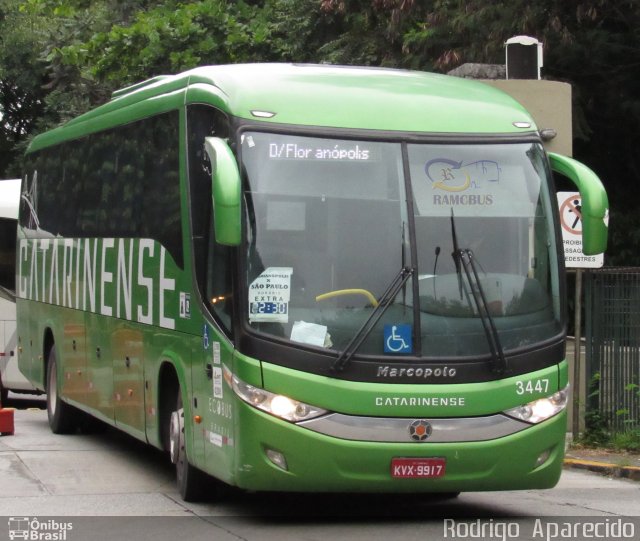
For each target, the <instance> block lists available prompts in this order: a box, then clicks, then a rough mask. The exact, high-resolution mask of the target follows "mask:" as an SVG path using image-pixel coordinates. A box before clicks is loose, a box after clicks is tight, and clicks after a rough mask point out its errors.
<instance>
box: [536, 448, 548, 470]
mask: <svg viewBox="0 0 640 541" xmlns="http://www.w3.org/2000/svg"><path fill="white" fill-rule="evenodd" d="M550 456H551V449H547V450H546V451H543V452H542V453H540V456H539V457H538V458H537V459H536V465H535V467H536V468H538V467H540V466H542V465H543V464H544V463H545V462H546V461H547V460H549V457H550Z"/></svg>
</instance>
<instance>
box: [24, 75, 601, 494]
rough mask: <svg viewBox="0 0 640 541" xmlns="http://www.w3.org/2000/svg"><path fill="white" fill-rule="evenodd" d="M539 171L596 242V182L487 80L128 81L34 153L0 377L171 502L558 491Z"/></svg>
mask: <svg viewBox="0 0 640 541" xmlns="http://www.w3.org/2000/svg"><path fill="white" fill-rule="evenodd" d="M552 171H557V172H559V173H561V174H563V175H564V176H566V177H568V178H570V179H571V180H573V181H575V183H576V185H577V186H578V188H579V190H580V193H581V196H582V203H581V208H575V209H574V210H575V212H576V216H579V217H580V221H581V224H582V228H583V234H584V250H585V253H590V254H594V253H600V252H602V251H603V250H604V249H605V246H606V236H607V226H606V214H607V208H608V202H607V196H606V193H605V191H604V189H603V187H602V184H601V183H600V181H599V180H598V178H597V177H596V175H595V174H594V173H593V172H592V171H591V170H589V169H588V168H587V167H585V166H584V165H581V164H580V163H578V162H576V161H574V160H573V159H570V158H568V157H563V156H560V155H556V154H552V153H546V152H545V150H544V149H543V145H542V141H541V138H540V135H539V132H538V129H537V127H536V126H535V124H534V121H533V120H532V118H531V116H530V115H529V114H528V113H527V112H526V111H525V110H524V109H523V107H522V106H520V105H519V104H518V103H516V102H515V101H514V100H513V99H511V98H510V97H508V96H507V95H505V94H503V93H502V92H500V91H498V90H495V89H493V88H490V87H488V86H486V85H483V84H481V83H478V82H473V81H468V80H463V79H457V78H452V77H446V76H441V75H434V74H427V73H421V72H413V71H402V70H388V69H374V68H356V67H338V66H314V65H295V64H293V65H286V64H256V65H229V66H211V67H201V68H197V69H193V70H191V71H187V72H185V73H182V74H179V75H175V76H159V77H155V78H153V79H150V80H148V81H145V82H142V83H139V84H136V85H133V86H131V87H128V88H124V89H122V90H119V91H117V92H115V93H114V94H113V97H112V99H111V101H109V102H108V103H106V104H104V105H102V106H100V107H98V108H96V109H95V110H92V111H90V112H88V113H86V114H84V115H82V116H80V117H78V118H76V119H74V120H72V121H70V122H68V123H66V124H65V125H63V126H61V127H59V128H57V129H54V130H52V131H50V132H47V133H44V134H42V135H39V136H38V137H36V138H35V139H34V140H33V142H32V143H31V145H30V147H29V149H28V151H27V154H26V160H25V171H24V177H23V183H22V189H21V190H22V191H21V209H20V218H19V228H18V229H19V231H18V249H17V256H16V257H17V270H16V273H17V276H16V280H17V282H16V288H17V297H18V299H17V324H18V351H19V363H20V368H21V370H22V372H23V373H24V374H26V375H27V376H28V378H29V379H30V381H31V382H32V383H33V384H34V385H35V386H37V387H38V388H39V389H42V390H45V391H46V392H47V407H48V418H49V423H50V426H51V429H52V430H53V431H54V432H56V433H64V432H70V431H75V430H76V429H78V428H81V427H82V426H84V425H86V423H87V419H88V418H89V417H91V418H97V419H99V420H101V421H104V422H106V423H108V424H111V425H113V426H115V427H118V428H119V429H122V430H123V431H125V432H127V433H129V434H131V435H133V436H134V437H136V438H139V439H140V440H143V441H145V442H148V443H149V444H151V445H153V446H155V447H157V448H159V449H163V450H166V451H167V452H168V454H169V456H170V459H171V461H172V462H173V463H174V464H175V466H176V471H177V481H178V486H179V488H180V492H181V495H182V497H183V498H185V499H187V500H190V499H195V498H197V497H200V496H202V495H203V492H204V493H205V494H206V493H207V492H210V491H211V490H214V488H213V487H216V486H224V485H225V484H227V485H232V486H236V487H240V488H242V489H248V490H255V491H305V492H306V491H317V492H334V491H335V492H338V491H339V492H399V493H400V492H402V493H420V492H440V493H448V494H451V493H458V492H460V491H478V490H511V489H531V488H545V487H552V486H554V485H555V483H556V482H557V480H558V478H559V475H560V471H561V465H562V459H563V452H564V440H565V432H566V424H567V420H566V411H565V409H566V405H567V401H568V392H569V389H568V369H567V362H566V360H565V334H566V307H565V297H566V292H565V286H564V267H563V251H562V245H561V244H562V243H561V237H560V224H559V217H558V211H557V208H556V205H557V204H556V203H555V201H556V197H555V194H554V188H553V177H552ZM209 477H213V478H215V479H216V480H217V482H214V483H203V479H207V478H209ZM207 487H208V488H207Z"/></svg>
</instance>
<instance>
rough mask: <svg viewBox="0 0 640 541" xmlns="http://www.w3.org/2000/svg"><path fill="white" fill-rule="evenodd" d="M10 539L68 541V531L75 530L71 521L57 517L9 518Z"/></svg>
mask: <svg viewBox="0 0 640 541" xmlns="http://www.w3.org/2000/svg"><path fill="white" fill-rule="evenodd" d="M8 524H9V539H10V540H11V541H13V540H14V539H26V540H32V541H67V539H69V538H68V537H67V533H68V532H70V531H71V530H73V524H72V523H71V522H61V521H58V520H55V519H47V520H40V519H38V518H35V517H34V518H29V517H10V518H9V522H8Z"/></svg>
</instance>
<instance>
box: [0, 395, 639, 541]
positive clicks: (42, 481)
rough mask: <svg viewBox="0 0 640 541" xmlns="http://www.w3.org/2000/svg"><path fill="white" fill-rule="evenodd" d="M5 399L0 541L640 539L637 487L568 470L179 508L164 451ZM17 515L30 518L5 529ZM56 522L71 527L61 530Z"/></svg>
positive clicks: (243, 497)
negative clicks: (388, 491)
mask: <svg viewBox="0 0 640 541" xmlns="http://www.w3.org/2000/svg"><path fill="white" fill-rule="evenodd" d="M13 404H14V405H16V406H17V407H19V408H22V409H19V410H17V411H16V412H15V425H16V433H15V435H13V436H3V437H0V517H6V520H5V519H0V541H3V540H4V539H9V533H10V532H11V531H12V530H13V531H14V532H15V531H18V530H19V531H26V530H25V528H26V529H29V528H30V529H31V530H32V532H31V534H29V535H31V537H29V539H34V538H39V539H45V538H47V537H46V536H42V535H40V537H37V536H35V537H34V535H35V534H33V531H36V532H37V533H38V534H43V533H47V532H49V533H51V532H54V533H59V534H60V537H54V538H51V537H49V539H61V540H62V541H74V540H84V539H91V540H96V541H99V540H102V539H105V540H107V539H109V540H111V539H119V538H129V539H153V540H154V541H160V540H164V539H180V538H185V539H189V541H192V540H197V539H208V540H215V541H227V540H247V541H254V540H259V541H262V540H267V541H269V540H272V539H273V540H276V539H277V540H281V539H285V540H286V539H301V540H302V539H304V540H315V539H318V540H320V539H322V540H325V539H331V540H332V541H333V540H341V539H349V540H350V541H358V540H366V541H375V540H383V539H384V540H385V541H388V540H389V539H394V540H395V539H402V540H405V539H406V540H412V539H416V540H417V539H421V540H424V539H429V540H431V539H462V538H474V537H476V538H477V537H480V538H484V539H501V540H503V541H504V540H505V539H546V540H547V541H550V540H551V539H555V538H560V537H559V535H558V536H555V537H554V536H549V535H548V533H549V531H548V530H547V529H546V528H547V527H550V528H551V533H553V532H554V531H555V528H558V527H559V525H562V524H565V523H566V522H574V523H575V522H577V523H578V526H580V525H581V524H583V523H585V522H587V523H588V522H593V521H599V522H600V523H601V524H603V527H607V528H611V527H615V526H616V525H618V526H620V527H622V526H625V527H627V528H630V527H633V528H634V538H636V539H637V538H638V536H640V518H639V517H640V483H637V482H632V481H626V480H620V479H608V478H606V477H602V476H600V475H596V474H593V473H586V472H578V471H570V470H567V471H565V472H564V474H563V476H562V478H561V480H560V483H559V485H558V486H557V487H556V488H555V489H552V490H546V491H533V490H532V491H521V492H497V493H466V494H464V493H463V494H462V495H460V496H459V497H458V498H456V499H454V500H439V499H437V498H430V497H425V496H406V495H404V496H398V495H388V496H387V495H385V496H362V495H357V496H354V495H287V494H246V493H240V492H232V493H230V494H227V495H226V496H225V498H224V499H222V500H219V501H215V500H211V501H208V502H204V503H199V504H190V503H189V504H187V503H185V502H183V501H182V500H181V499H180V496H179V494H178V493H177V490H176V488H175V483H174V472H173V468H172V467H171V465H170V464H169V462H168V459H167V458H166V457H165V455H164V454H163V453H160V452H158V451H156V450H154V449H152V448H150V447H147V446H145V445H143V444H141V443H139V442H137V441H135V440H133V439H131V438H129V437H128V436H126V435H124V434H121V433H119V432H117V431H115V430H112V429H108V430H106V431H105V432H104V433H102V434H93V435H81V434H78V435H73V436H57V435H54V434H52V433H51V432H50V431H49V428H48V425H47V419H46V412H45V411H43V410H42V409H37V408H39V407H42V406H43V405H44V403H43V402H42V401H41V400H37V399H36V400H27V401H24V400H20V399H19V400H15V401H14V402H13ZM29 408H36V409H29ZM628 517H635V518H628ZM20 518H22V519H27V518H28V519H29V521H30V522H29V521H27V522H25V521H24V520H23V522H22V523H19V522H16V520H17V519H20ZM540 520H541V521H540ZM34 521H35V522H34ZM51 521H53V522H51ZM536 521H537V522H536ZM620 521H622V523H621V522H620ZM25 525H26V526H25ZM65 525H70V526H71V528H70V529H67V530H66V531H65V530H64V528H63V527H64V526H65ZM473 527H476V528H484V530H483V531H482V532H480V531H479V530H478V531H477V532H476V531H475V530H473V529H470V528H473ZM20 528H22V530H20ZM43 528H44V529H43ZM447 528H448V529H447ZM516 530H517V531H516ZM603 531H604V530H603ZM558 532H560V533H561V531H560V530H558ZM627 532H628V530H627ZM474 533H478V534H479V535H478V536H474V535H473V534H474ZM572 533H576V532H572ZM581 533H584V532H581V531H578V532H577V534H581ZM609 533H611V532H610V531H609ZM614 533H615V532H614ZM516 534H517V535H516ZM545 535H546V537H545ZM608 537H609V538H615V536H611V535H609V536H608ZM563 538H566V536H564V537H563ZM569 538H570V539H583V538H585V539H586V538H590V536H589V535H587V536H582V537H581V536H580V535H576V536H571V537H569ZM621 538H624V537H621Z"/></svg>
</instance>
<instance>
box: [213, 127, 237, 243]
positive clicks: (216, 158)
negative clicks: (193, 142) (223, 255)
mask: <svg viewBox="0 0 640 541" xmlns="http://www.w3.org/2000/svg"><path fill="white" fill-rule="evenodd" d="M204 149H205V151H206V152H207V155H208V156H209V160H210V161H211V176H212V178H211V182H212V185H211V193H212V197H213V217H214V227H215V235H216V242H218V243H219V244H226V245H227V246H239V245H240V240H241V236H242V235H241V232H242V217H241V210H240V201H241V195H240V184H241V181H240V171H238V164H237V162H236V158H235V156H234V155H233V152H231V149H230V148H229V145H227V143H225V142H224V141H223V140H222V139H220V138H219V137H205V139H204Z"/></svg>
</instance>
